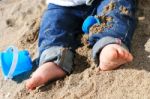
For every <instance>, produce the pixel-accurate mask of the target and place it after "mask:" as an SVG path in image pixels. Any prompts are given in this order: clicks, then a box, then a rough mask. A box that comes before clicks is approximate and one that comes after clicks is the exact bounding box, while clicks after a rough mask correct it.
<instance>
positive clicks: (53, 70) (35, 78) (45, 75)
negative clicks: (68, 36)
mask: <svg viewBox="0 0 150 99" xmlns="http://www.w3.org/2000/svg"><path fill="white" fill-rule="evenodd" d="M65 75H66V74H65V72H64V71H63V70H62V69H61V68H60V67H59V66H58V65H56V64H55V63H53V62H48V63H45V64H43V65H42V66H40V67H39V68H38V69H37V70H36V71H35V72H34V73H33V75H32V77H31V78H30V79H29V80H27V82H26V88H27V89H28V90H34V89H35V88H36V87H38V86H40V85H43V84H45V83H46V82H48V81H49V80H53V79H58V78H62V77H64V76H65Z"/></svg>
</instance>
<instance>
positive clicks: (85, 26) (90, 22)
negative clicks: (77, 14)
mask: <svg viewBox="0 0 150 99" xmlns="http://www.w3.org/2000/svg"><path fill="white" fill-rule="evenodd" d="M96 23H98V24H100V20H99V19H98V18H96V17H94V16H88V17H87V18H86V19H85V20H84V22H83V25H82V31H83V32H84V33H89V29H90V27H91V26H92V25H94V24H96Z"/></svg>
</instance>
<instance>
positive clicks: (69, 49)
mask: <svg viewBox="0 0 150 99" xmlns="http://www.w3.org/2000/svg"><path fill="white" fill-rule="evenodd" d="M111 2H114V3H115V8H114V9H112V10H111V11H109V12H108V13H105V15H106V16H110V17H112V18H113V20H112V24H113V25H112V27H111V28H109V29H108V28H105V29H104V31H103V32H102V33H96V34H93V35H92V36H90V38H89V40H88V42H89V44H90V45H91V46H93V48H92V56H93V58H94V59H95V60H96V61H97V59H98V54H99V53H100V51H101V49H102V48H103V47H104V46H106V45H108V44H120V45H121V46H123V47H124V48H126V49H130V45H131V39H132V36H133V32H134V30H135V26H136V19H135V17H134V14H135V8H136V4H135V1H134V0H95V1H94V2H93V3H92V5H91V6H87V5H80V6H75V7H64V6H58V5H54V4H49V5H48V8H47V10H46V11H45V13H44V15H43V17H42V20H41V25H40V31H39V43H38V46H39V53H40V54H39V55H40V65H42V64H43V63H45V62H54V63H56V64H57V65H59V66H60V67H61V68H62V69H63V70H64V71H65V72H66V73H68V74H70V73H71V72H72V70H73V57H74V53H73V50H74V48H75V46H77V41H76V39H77V35H78V34H79V33H82V31H81V27H82V23H83V21H84V20H85V18H86V17H87V16H89V15H100V16H102V15H104V13H103V10H104V9H105V8H106V6H107V5H108V4H110V3H111ZM122 6H123V7H125V8H126V9H127V10H128V13H129V15H126V14H124V13H121V11H120V7H122Z"/></svg>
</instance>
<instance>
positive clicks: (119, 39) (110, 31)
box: [90, 0, 135, 70]
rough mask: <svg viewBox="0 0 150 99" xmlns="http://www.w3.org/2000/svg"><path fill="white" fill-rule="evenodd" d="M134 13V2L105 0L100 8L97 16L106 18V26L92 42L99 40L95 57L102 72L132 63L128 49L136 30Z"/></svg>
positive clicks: (94, 53) (94, 36)
mask: <svg viewBox="0 0 150 99" xmlns="http://www.w3.org/2000/svg"><path fill="white" fill-rule="evenodd" d="M134 13H135V2H134V0H128V1H126V0H119V1H112V0H104V1H103V2H102V3H101V4H100V6H98V9H97V14H98V15H99V16H103V17H104V18H106V20H105V23H106V26H105V27H104V28H103V31H101V32H100V33H97V34H94V35H93V36H92V37H91V38H90V40H91V41H92V40H94V39H96V40H98V41H97V42H96V44H95V45H94V47H93V56H94V57H95V58H96V57H97V58H98V60H99V68H100V69H101V70H112V69H115V68H118V67H119V66H120V65H122V64H125V63H128V62H131V61H132V59H133V56H132V55H131V53H130V52H129V51H128V49H129V48H130V43H131V39H132V35H133V32H134V29H135V17H134ZM107 18H110V19H111V20H107ZM102 22H103V19H102ZM109 25H110V26H109ZM98 38H99V39H98Z"/></svg>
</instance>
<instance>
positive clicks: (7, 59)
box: [0, 46, 32, 79]
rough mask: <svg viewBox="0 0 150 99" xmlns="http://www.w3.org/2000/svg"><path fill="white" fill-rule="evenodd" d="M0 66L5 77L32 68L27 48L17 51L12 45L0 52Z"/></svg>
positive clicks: (10, 77)
mask: <svg viewBox="0 0 150 99" xmlns="http://www.w3.org/2000/svg"><path fill="white" fill-rule="evenodd" d="M0 66H1V68H2V73H3V75H4V77H5V79H12V78H13V77H14V76H16V75H19V74H21V73H23V72H26V71H29V70H31V69H32V61H31V58H30V55H29V53H28V51H27V50H22V51H18V49H17V48H15V47H14V46H11V47H9V48H8V49H7V50H6V51H4V52H0Z"/></svg>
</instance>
